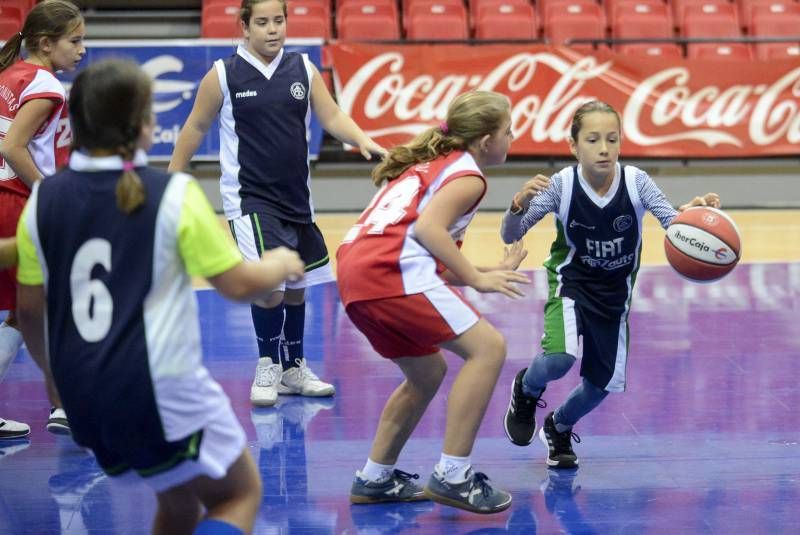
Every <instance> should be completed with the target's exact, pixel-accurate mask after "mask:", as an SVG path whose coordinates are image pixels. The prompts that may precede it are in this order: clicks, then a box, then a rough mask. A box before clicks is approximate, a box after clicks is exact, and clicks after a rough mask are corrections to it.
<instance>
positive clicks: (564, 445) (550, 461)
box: [539, 412, 581, 468]
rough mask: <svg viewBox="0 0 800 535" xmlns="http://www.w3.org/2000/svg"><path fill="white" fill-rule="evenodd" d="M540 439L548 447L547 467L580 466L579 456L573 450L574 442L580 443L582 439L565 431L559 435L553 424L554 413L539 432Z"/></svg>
mask: <svg viewBox="0 0 800 535" xmlns="http://www.w3.org/2000/svg"><path fill="white" fill-rule="evenodd" d="M539 438H540V439H542V442H544V444H545V446H547V466H552V467H553V468H576V467H577V466H578V456H577V455H575V452H574V451H573V450H572V440H573V439H575V442H578V443H580V441H581V437H579V436H578V435H577V434H576V433H573V432H572V430H571V429H570V430H569V431H564V432H563V433H559V432H558V430H557V429H556V424H555V422H553V413H552V412H551V413H550V414H548V415H547V418H545V419H544V424H542V429H541V430H540V431H539Z"/></svg>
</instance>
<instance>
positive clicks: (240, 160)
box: [169, 0, 385, 406]
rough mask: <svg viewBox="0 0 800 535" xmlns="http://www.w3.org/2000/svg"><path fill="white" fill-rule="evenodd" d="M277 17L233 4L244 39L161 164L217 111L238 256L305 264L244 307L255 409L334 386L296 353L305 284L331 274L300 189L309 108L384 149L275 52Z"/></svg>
mask: <svg viewBox="0 0 800 535" xmlns="http://www.w3.org/2000/svg"><path fill="white" fill-rule="evenodd" d="M286 13H287V11H286V1H285V0H242V5H241V11H240V15H239V18H240V21H241V26H242V32H243V33H244V38H245V40H244V44H243V45H240V46H239V48H238V49H237V51H236V53H235V54H234V55H233V56H231V57H230V58H228V59H225V60H218V61H217V62H215V64H214V67H213V68H212V69H211V70H210V71H209V72H208V74H207V75H206V76H205V77H204V78H203V80H202V82H201V83H200V88H199V90H198V92H197V99H196V100H195V103H194V108H193V109H192V113H191V114H190V115H189V118H188V119H187V120H186V124H185V125H184V127H183V130H181V134H180V137H179V138H178V142H177V144H176V146H175V152H174V153H173V156H172V161H171V162H170V166H169V168H170V170H172V171H178V170H182V169H185V168H186V166H187V165H188V164H189V160H190V159H191V157H192V155H193V154H194V153H195V151H196V150H197V147H198V146H199V145H200V142H201V141H202V139H203V136H205V134H206V132H207V131H208V128H209V126H210V125H211V123H212V121H213V120H214V118H215V117H216V116H217V115H219V118H220V144H221V147H220V164H221V166H222V178H221V179H220V190H221V192H222V199H223V205H224V209H225V216H226V217H227V219H228V223H229V225H230V228H231V231H232V232H233V234H234V237H235V239H236V243H237V244H238V245H239V249H240V250H241V252H242V255H243V256H244V257H245V258H250V259H252V258H258V256H259V255H260V254H261V252H263V251H265V250H269V249H273V248H275V247H278V246H281V245H283V246H286V247H289V248H290V249H295V250H297V251H298V252H299V253H300V256H301V257H302V259H303V261H304V262H305V263H306V266H307V267H306V270H307V273H306V276H305V278H304V279H303V280H302V281H296V282H290V283H288V284H287V285H286V287H285V288H284V287H283V286H282V287H280V288H278V291H276V292H275V293H274V294H272V295H271V296H269V297H268V298H266V299H263V300H259V301H257V302H255V303H254V304H253V306H252V316H253V325H254V327H255V331H256V339H257V341H258V349H259V355H260V357H261V358H259V361H258V366H257V367H256V374H255V379H254V380H253V385H252V387H251V390H250V400H251V402H252V403H253V405H256V406H270V405H274V404H275V402H276V401H277V398H278V394H299V395H303V396H332V395H333V394H334V391H335V389H334V386H333V385H331V384H328V383H326V382H323V381H321V380H319V378H318V377H317V376H316V375H315V374H314V373H313V372H312V371H311V370H310V369H309V368H308V366H307V365H306V359H305V351H304V349H303V334H304V330H305V288H306V287H308V286H313V285H316V284H321V283H325V282H329V281H331V280H333V274H332V271H331V267H330V263H329V259H328V250H327V248H326V246H325V241H324V240H323V237H322V233H321V232H320V230H319V228H317V225H316V224H315V223H314V206H313V203H312V201H311V195H310V190H309V186H310V182H309V181H310V168H309V163H308V139H309V121H310V111H311V110H312V109H313V110H314V112H315V113H316V115H317V117H318V118H319V120H320V122H321V123H322V126H323V127H324V128H325V129H326V130H327V131H328V132H330V133H331V134H333V135H334V136H335V137H336V138H338V139H340V140H341V141H344V142H346V143H349V144H351V145H354V146H357V147H358V148H359V150H360V151H361V153H362V154H363V155H364V157H365V158H367V159H370V157H371V156H370V154H371V153H377V154H382V153H384V152H385V151H384V149H383V148H381V147H380V146H378V145H377V144H376V143H374V142H373V141H372V140H371V139H370V138H369V137H368V136H367V135H366V134H364V132H362V131H361V129H360V128H359V127H358V126H357V125H356V124H355V123H354V122H353V121H352V119H350V117H348V116H347V115H345V113H344V112H342V110H341V109H340V108H339V107H338V106H337V105H336V103H335V102H334V101H333V98H331V96H330V94H329V93H328V90H327V88H326V87H325V83H324V82H323V80H322V78H321V76H320V74H319V72H318V71H317V68H316V67H315V66H314V65H313V64H312V63H311V62H310V60H309V59H308V58H307V57H306V56H305V55H302V54H298V53H295V52H286V51H285V50H284V49H283V43H284V41H285V39H286V24H287V20H286ZM281 334H283V336H284V338H285V347H284V348H282V347H281ZM282 349H283V350H285V355H284V358H281V353H282V352H283V351H282Z"/></svg>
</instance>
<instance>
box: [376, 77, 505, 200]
mask: <svg viewBox="0 0 800 535" xmlns="http://www.w3.org/2000/svg"><path fill="white" fill-rule="evenodd" d="M509 107H510V104H509V101H508V97H505V96H503V95H501V94H500V93H495V92H493V91H469V92H467V93H462V94H461V95H458V96H457V97H456V98H455V99H453V102H452V103H451V104H450V107H449V108H448V109H447V118H446V119H445V120H444V121H442V122H441V123H439V125H438V126H435V127H432V128H428V129H427V130H425V131H424V132H422V133H421V134H419V135H418V136H417V137H415V138H414V139H413V140H411V141H410V142H409V143H406V144H405V145H399V146H397V147H393V148H392V149H391V150H389V154H388V155H387V156H386V158H384V159H383V161H382V162H381V163H379V164H378V165H377V166H375V169H373V170H372V181H373V182H374V183H375V185H376V186H379V187H380V185H381V184H383V182H384V181H390V180H394V179H395V178H397V177H398V176H400V175H402V174H403V172H404V171H405V170H406V169H408V168H409V167H411V166H413V165H416V164H418V163H424V162H430V161H431V160H434V159H435V158H437V157H439V156H442V155H445V154H449V153H451V152H453V151H455V150H463V151H466V150H467V149H468V148H469V147H470V145H471V144H472V142H474V141H475V140H478V139H480V138H481V137H483V136H485V135H487V134H492V133H494V132H495V131H496V130H497V129H498V128H500V126H501V125H502V123H503V121H504V120H505V118H506V117H508V113H509Z"/></svg>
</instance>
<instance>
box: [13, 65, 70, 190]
mask: <svg viewBox="0 0 800 535" xmlns="http://www.w3.org/2000/svg"><path fill="white" fill-rule="evenodd" d="M37 98H46V99H50V100H53V101H55V103H56V105H55V107H54V108H53V113H52V114H51V115H50V117H48V118H47V120H46V121H45V122H44V123H43V124H42V126H41V128H39V130H38V131H37V132H36V133H35V134H34V136H33V138H32V139H31V141H30V143H29V144H28V150H29V151H30V153H31V157H32V158H33V162H34V163H35V164H36V167H38V168H39V171H40V172H41V173H42V174H43V175H44V176H49V175H52V174H53V173H55V172H56V169H58V168H60V167H62V166H64V165H66V163H67V161H68V160H69V148H70V144H71V143H72V132H71V130H70V128H69V118H68V114H67V106H66V105H65V102H66V96H65V91H64V86H63V85H61V82H59V81H58V80H57V79H56V77H55V76H54V75H53V73H52V72H50V71H49V70H47V69H46V68H44V67H41V66H39V65H32V64H30V63H27V62H25V61H22V60H20V61H18V62H16V63H15V64H13V65H12V66H10V67H9V68H7V69H6V70H4V71H3V72H1V73H0V138H3V137H5V135H6V133H7V132H8V129H9V128H10V127H11V123H12V122H13V121H14V118H15V117H16V116H17V112H18V111H19V109H20V107H21V106H22V105H23V104H25V103H26V102H28V101H30V100H33V99H37ZM0 189H3V190H6V191H12V192H14V193H19V194H21V195H25V196H26V197H27V196H28V195H30V192H31V191H30V188H28V186H27V185H26V184H25V183H24V182H23V181H22V180H21V179H20V178H19V177H17V174H16V173H15V172H14V170H13V169H12V168H11V166H10V165H9V164H8V162H6V161H4V160H3V159H2V158H0Z"/></svg>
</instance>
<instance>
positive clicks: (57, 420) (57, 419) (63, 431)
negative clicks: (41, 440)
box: [47, 407, 72, 435]
mask: <svg viewBox="0 0 800 535" xmlns="http://www.w3.org/2000/svg"><path fill="white" fill-rule="evenodd" d="M47 430H48V431H50V432H51V433H53V434H54V435H71V434H72V432H71V431H70V430H69V421H68V420H67V413H66V412H64V409H57V408H55V407H51V408H50V417H49V418H47Z"/></svg>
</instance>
